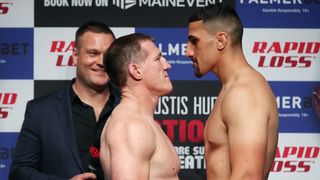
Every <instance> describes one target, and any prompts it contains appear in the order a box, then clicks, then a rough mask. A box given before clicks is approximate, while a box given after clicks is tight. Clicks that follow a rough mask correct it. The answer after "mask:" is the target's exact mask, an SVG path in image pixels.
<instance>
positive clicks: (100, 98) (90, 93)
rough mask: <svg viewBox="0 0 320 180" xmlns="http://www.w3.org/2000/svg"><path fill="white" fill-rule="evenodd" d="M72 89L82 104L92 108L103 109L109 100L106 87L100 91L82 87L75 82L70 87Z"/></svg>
mask: <svg viewBox="0 0 320 180" xmlns="http://www.w3.org/2000/svg"><path fill="white" fill-rule="evenodd" d="M72 88H73V90H74V92H75V93H76V95H77V96H78V97H79V98H80V99H81V101H82V102H84V103H86V104H88V105H90V106H93V107H103V106H104V105H105V103H106V102H107V100H108V99H109V98H108V97H109V94H110V92H109V89H108V86H106V88H104V89H102V90H95V89H93V88H89V87H86V86H83V85H82V84H80V83H78V82H77V81H76V82H75V83H74V84H73V85H72Z"/></svg>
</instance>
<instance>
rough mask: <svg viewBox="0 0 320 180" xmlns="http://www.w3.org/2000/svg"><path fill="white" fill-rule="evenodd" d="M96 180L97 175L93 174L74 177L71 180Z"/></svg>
mask: <svg viewBox="0 0 320 180" xmlns="http://www.w3.org/2000/svg"><path fill="white" fill-rule="evenodd" d="M89 179H90V180H94V179H97V177H96V175H95V174H93V173H89V172H87V173H83V174H78V175H75V176H73V177H72V178H71V179H70V180H89Z"/></svg>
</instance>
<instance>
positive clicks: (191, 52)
mask: <svg viewBox="0 0 320 180" xmlns="http://www.w3.org/2000/svg"><path fill="white" fill-rule="evenodd" d="M193 55H194V51H193V50H192V48H191V45H190V43H189V42H188V44H187V49H186V56H187V57H189V58H191V57H193Z"/></svg>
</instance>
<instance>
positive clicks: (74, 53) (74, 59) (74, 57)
mask: <svg viewBox="0 0 320 180" xmlns="http://www.w3.org/2000/svg"><path fill="white" fill-rule="evenodd" d="M78 54H79V52H78V50H77V48H73V49H72V62H73V64H74V65H77V63H78Z"/></svg>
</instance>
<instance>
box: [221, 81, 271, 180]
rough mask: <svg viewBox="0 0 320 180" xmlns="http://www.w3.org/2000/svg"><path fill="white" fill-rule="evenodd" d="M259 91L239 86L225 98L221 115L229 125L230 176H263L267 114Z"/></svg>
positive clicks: (242, 177) (240, 177)
mask: <svg viewBox="0 0 320 180" xmlns="http://www.w3.org/2000/svg"><path fill="white" fill-rule="evenodd" d="M260 95H262V94H261V93H260V92H253V90H252V89H251V88H248V87H240V88H237V89H233V90H231V91H230V92H229V93H228V94H227V95H226V97H225V99H224V102H223V106H222V115H223V119H224V121H225V123H226V125H227V128H228V142H229V153H230V163H231V164H230V165H231V176H230V180H234V179H241V180H244V179H255V180H257V179H263V173H264V165H265V158H266V150H267V132H268V131H267V122H268V116H267V113H266V105H265V102H264V101H263V98H262V97H261V96H260Z"/></svg>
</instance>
